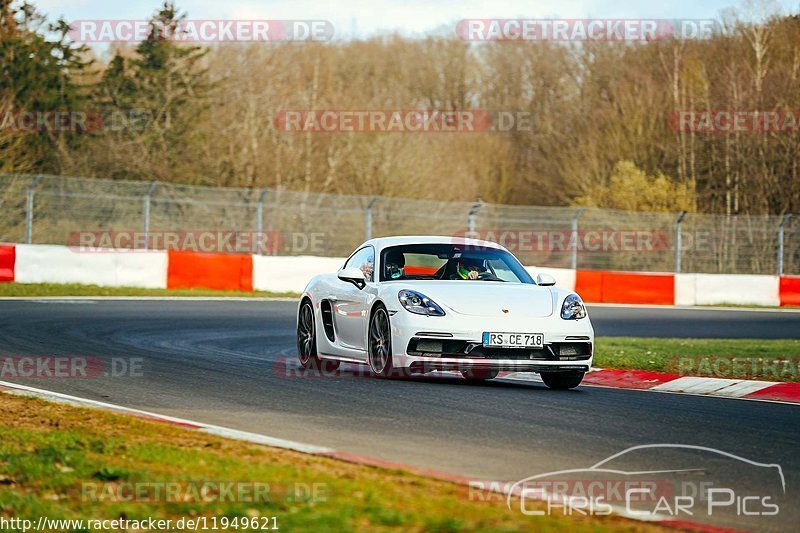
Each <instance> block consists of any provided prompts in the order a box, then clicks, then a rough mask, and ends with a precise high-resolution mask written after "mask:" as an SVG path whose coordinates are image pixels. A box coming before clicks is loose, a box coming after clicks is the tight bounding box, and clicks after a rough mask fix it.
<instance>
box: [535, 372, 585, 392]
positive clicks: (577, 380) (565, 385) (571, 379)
mask: <svg viewBox="0 0 800 533" xmlns="http://www.w3.org/2000/svg"><path fill="white" fill-rule="evenodd" d="M584 374H585V372H542V374H541V376H542V381H544V384H545V385H547V386H548V387H549V388H551V389H554V390H567V389H574V388H575V387H577V386H578V385H580V384H581V381H583V375H584Z"/></svg>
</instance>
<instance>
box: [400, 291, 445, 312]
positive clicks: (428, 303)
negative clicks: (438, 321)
mask: <svg viewBox="0 0 800 533" xmlns="http://www.w3.org/2000/svg"><path fill="white" fill-rule="evenodd" d="M397 297H398V298H399V299H400V303H401V304H403V307H405V308H406V311H408V312H409V313H414V314H416V315H427V316H444V310H443V309H442V308H441V307H439V305H438V304H437V303H436V302H434V301H433V300H431V299H430V298H428V297H427V296H425V295H424V294H422V293H420V292H417V291H410V290H406V289H404V290H402V291H400V292H398V293H397Z"/></svg>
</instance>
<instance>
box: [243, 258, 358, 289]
mask: <svg viewBox="0 0 800 533" xmlns="http://www.w3.org/2000/svg"><path fill="white" fill-rule="evenodd" d="M345 259H346V258H344V257H341V258H340V257H314V256H297V257H292V256H270V255H255V256H253V288H255V290H257V291H271V292H303V289H305V288H306V285H308V282H309V280H311V278H313V277H314V276H316V275H317V274H324V273H326V272H336V271H337V270H339V269H340V268H341V267H342V265H343V264H344V262H345Z"/></svg>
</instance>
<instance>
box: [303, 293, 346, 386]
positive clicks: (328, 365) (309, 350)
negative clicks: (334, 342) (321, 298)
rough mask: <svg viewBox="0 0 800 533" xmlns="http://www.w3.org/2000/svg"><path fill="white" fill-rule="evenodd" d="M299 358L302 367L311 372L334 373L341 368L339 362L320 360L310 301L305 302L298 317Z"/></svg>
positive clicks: (312, 308) (312, 307)
mask: <svg viewBox="0 0 800 533" xmlns="http://www.w3.org/2000/svg"><path fill="white" fill-rule="evenodd" d="M297 356H298V358H299V359H300V366H302V367H303V368H307V369H309V370H322V371H325V372H333V371H335V370H336V369H337V368H339V361H333V360H330V359H320V358H319V355H318V354H317V329H316V327H315V324H314V306H313V305H311V301H310V300H306V301H305V302H303V305H301V306H300V312H299V313H298V315H297Z"/></svg>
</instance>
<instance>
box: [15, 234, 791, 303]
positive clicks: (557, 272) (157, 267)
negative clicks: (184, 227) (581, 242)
mask: <svg viewBox="0 0 800 533" xmlns="http://www.w3.org/2000/svg"><path fill="white" fill-rule="evenodd" d="M343 263H344V258H340V257H314V256H296V257H294V256H281V257H278V256H262V255H245V254H216V253H197V252H163V251H152V252H144V251H136V252H128V251H107V252H106V251H101V252H94V251H93V252H82V251H78V250H74V249H72V248H69V247H66V246H53V245H40V244H34V245H30V244H16V245H15V244H0V282H2V281H16V282H18V283H81V284H86V285H100V286H105V287H144V288H153V289H167V288H169V289H179V288H202V289H213V290H236V291H253V290H259V291H269V292H279V293H280V292H294V293H299V292H302V291H303V289H304V288H305V286H306V284H307V283H308V281H309V280H310V279H311V278H312V277H313V276H315V275H317V274H322V273H325V272H335V271H336V270H337V269H338V268H340V267H341V266H342V264H343ZM525 268H526V269H527V270H528V272H530V273H531V275H532V276H533V277H534V278H535V277H536V275H537V274H542V273H545V274H550V275H551V276H553V277H554V278H555V279H556V285H557V286H559V287H563V288H565V289H567V290H574V291H575V292H577V293H578V294H580V295H581V297H582V298H583V299H584V300H585V301H587V302H590V303H621V304H634V305H636V304H649V305H726V304H731V305H760V306H779V305H800V276H780V277H779V276H756V275H740V274H670V273H658V272H618V271H603V270H572V269H568V268H550V267H535V266H528V267H525Z"/></svg>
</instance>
